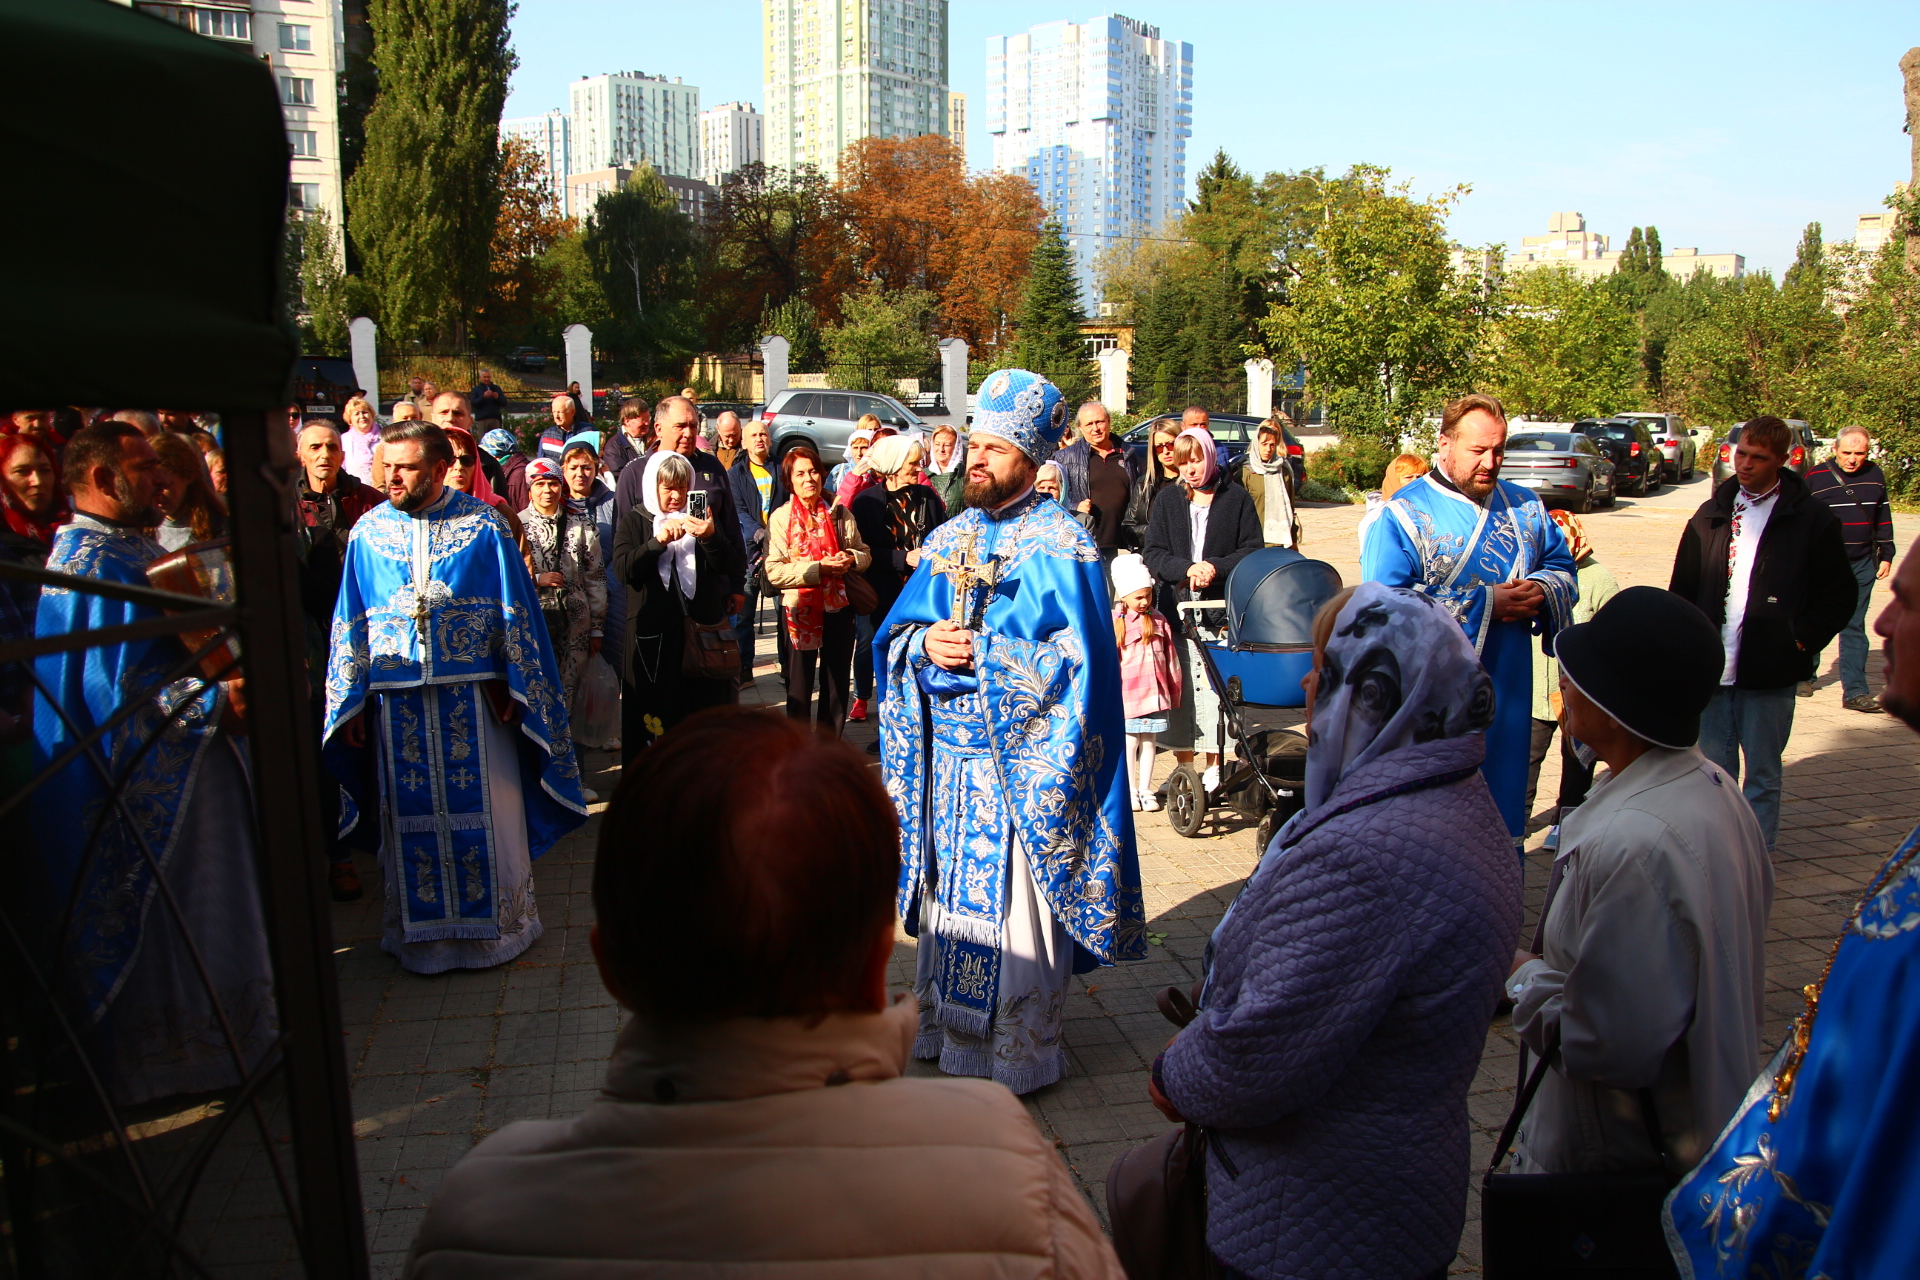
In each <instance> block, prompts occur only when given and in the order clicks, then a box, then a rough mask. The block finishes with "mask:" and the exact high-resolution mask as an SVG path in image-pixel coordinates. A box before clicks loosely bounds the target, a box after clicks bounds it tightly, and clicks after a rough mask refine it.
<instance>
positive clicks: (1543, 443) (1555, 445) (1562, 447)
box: [1507, 435, 1573, 453]
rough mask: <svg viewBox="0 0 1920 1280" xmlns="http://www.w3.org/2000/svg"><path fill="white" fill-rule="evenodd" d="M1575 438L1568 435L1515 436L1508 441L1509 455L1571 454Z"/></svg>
mask: <svg viewBox="0 0 1920 1280" xmlns="http://www.w3.org/2000/svg"><path fill="white" fill-rule="evenodd" d="M1572 450H1573V437H1572V436H1566V435H1531V436H1513V437H1512V438H1510V439H1509V440H1508V441H1507V452H1508V453H1528V452H1532V453H1570V452H1572Z"/></svg>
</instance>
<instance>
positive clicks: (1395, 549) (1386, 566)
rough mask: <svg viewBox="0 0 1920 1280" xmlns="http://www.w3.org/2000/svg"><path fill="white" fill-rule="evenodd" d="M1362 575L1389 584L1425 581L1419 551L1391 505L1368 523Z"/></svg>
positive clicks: (1410, 584) (1406, 585) (1361, 577)
mask: <svg viewBox="0 0 1920 1280" xmlns="http://www.w3.org/2000/svg"><path fill="white" fill-rule="evenodd" d="M1360 579H1361V581H1363V582H1379V583H1384V584H1385V585H1387V586H1389V587H1411V586H1413V585H1414V584H1416V583H1420V582H1424V581H1426V574H1425V573H1424V571H1423V570H1422V569H1421V566H1420V552H1419V551H1418V549H1416V548H1415V547H1414V545H1413V539H1412V538H1409V537H1408V536H1407V531H1406V529H1405V527H1403V526H1402V525H1401V523H1400V521H1399V519H1398V518H1397V517H1396V516H1395V514H1394V511H1393V508H1392V507H1391V506H1389V507H1388V508H1387V509H1386V510H1385V511H1382V512H1381V513H1380V514H1379V515H1378V516H1377V517H1376V518H1375V519H1374V521H1373V523H1372V524H1370V525H1368V526H1367V536H1366V540H1365V541H1364V542H1362V543H1361V544H1360Z"/></svg>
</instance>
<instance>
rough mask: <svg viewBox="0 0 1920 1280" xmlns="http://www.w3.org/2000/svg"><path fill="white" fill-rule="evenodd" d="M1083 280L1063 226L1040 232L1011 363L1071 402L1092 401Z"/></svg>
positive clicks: (1052, 224) (1051, 223)
mask: <svg viewBox="0 0 1920 1280" xmlns="http://www.w3.org/2000/svg"><path fill="white" fill-rule="evenodd" d="M1085 319H1086V313H1085V312H1083V311H1082V310H1081V309H1080V282H1079V280H1078V279H1076V278H1075V276H1074V273H1073V255H1072V253H1071V252H1070V251H1069V250H1068V249H1067V242H1066V238H1065V237H1064V236H1062V235H1061V233H1060V224H1059V223H1058V222H1054V221H1051V220H1049V221H1048V222H1047V224H1046V226H1044V227H1042V228H1041V229H1040V242H1039V243H1038V244H1036V245H1034V247H1033V256H1032V258H1031V259H1030V261H1029V264H1028V268H1027V288H1026V293H1025V294H1024V295H1023V296H1022V298H1021V301H1020V310H1019V313H1018V314H1017V315H1016V316H1015V318H1014V340H1013V363H1014V364H1015V365H1016V366H1018V367H1020V368H1022V369H1030V370H1032V371H1033V372H1035V373H1037V374H1040V375H1042V376H1043V377H1046V378H1049V379H1051V380H1052V382H1053V384H1054V385H1055V386H1057V387H1059V388H1060V392H1061V394H1062V395H1064V396H1065V397H1066V398H1067V401H1068V403H1069V404H1078V403H1080V402H1081V401H1083V400H1087V399H1090V398H1092V396H1093V392H1094V387H1095V385H1096V383H1095V378H1094V372H1093V362H1092V361H1091V360H1089V359H1088V358H1087V346H1086V343H1085V342H1084V341H1083V340H1082V339H1081V337H1080V323H1081V321H1083V320H1085Z"/></svg>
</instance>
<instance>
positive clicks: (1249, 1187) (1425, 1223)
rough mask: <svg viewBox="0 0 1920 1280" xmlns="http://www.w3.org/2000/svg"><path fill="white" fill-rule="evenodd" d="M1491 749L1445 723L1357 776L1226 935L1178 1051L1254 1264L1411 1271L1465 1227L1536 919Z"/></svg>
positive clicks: (1242, 1247) (1365, 1273)
mask: <svg viewBox="0 0 1920 1280" xmlns="http://www.w3.org/2000/svg"><path fill="white" fill-rule="evenodd" d="M1485 754H1486V746H1485V742H1484V740H1483V738H1482V737H1481V736H1480V735H1478V734H1474V735H1470V736H1467V737H1461V738H1443V739H1440V740H1438V741H1434V742H1425V743H1421V744H1419V745H1417V746H1413V747H1408V748H1406V749H1404V750H1401V751H1396V752H1393V753H1391V754H1389V755H1386V756H1382V757H1381V758H1380V759H1378V760H1375V761H1373V762H1372V763H1370V764H1368V765H1365V766H1363V767H1361V768H1359V769H1356V770H1354V771H1353V772H1352V773H1351V774H1349V775H1348V776H1347V777H1345V778H1342V779H1341V780H1340V784H1339V785H1338V786H1337V787H1336V788H1335V789H1334V792H1333V794H1332V795H1331V796H1329V797H1328V798H1327V801H1326V803H1324V804H1323V805H1321V806H1320V807H1319V809H1317V810H1316V811H1315V812H1314V814H1311V815H1308V816H1307V817H1306V818H1304V819H1303V820H1302V822H1301V823H1300V825H1299V826H1297V827H1296V829H1295V833H1294V834H1292V835H1290V837H1289V838H1290V839H1291V840H1292V841H1293V843H1292V844H1291V845H1290V846H1289V847H1287V848H1286V849H1279V848H1277V847H1276V848H1275V849H1273V850H1272V851H1270V852H1269V853H1268V854H1267V856H1266V857H1265V859H1263V860H1262V862H1261V865H1260V868H1259V869H1258V870H1257V871H1256V872H1255V873H1254V874H1253V876H1252V878H1251V879H1249V880H1248V882H1247V887H1246V889H1245V890H1243V891H1242V893H1241V894H1240V897H1239V898H1238V899H1237V900H1236V901H1235V903H1234V905H1233V909H1232V911H1231V912H1230V913H1229V915H1228V917H1227V919H1226V920H1225V921H1223V922H1222V924H1221V926H1220V928H1219V930H1218V931H1217V932H1216V933H1215V935H1214V960H1213V969H1212V973H1211V977H1210V979H1209V986H1208V989H1207V993H1206V1001H1205V1003H1206V1008H1205V1009H1204V1010H1203V1011H1202V1013H1201V1015H1200V1017H1199V1018H1198V1019H1196V1020H1195V1021H1194V1023H1193V1024H1192V1025H1191V1026H1189V1027H1188V1028H1187V1029H1186V1030H1185V1031H1183V1032H1181V1033H1180V1037H1179V1039H1178V1040H1176V1041H1175V1042H1174V1044H1173V1045H1172V1046H1171V1047H1170V1048H1169V1049H1168V1050H1167V1052H1166V1054H1165V1055H1164V1057H1163V1059H1162V1061H1161V1067H1160V1070H1161V1078H1162V1081H1163V1084H1164V1087H1165V1090H1166V1092H1167V1095H1168V1096H1169V1097H1170V1098H1171V1099H1172V1101H1173V1103H1174V1105H1175V1106H1176V1107H1178V1108H1179V1109H1180V1112H1181V1114H1183V1115H1184V1116H1186V1117H1187V1118H1188V1119H1189V1120H1192V1121H1194V1122H1195V1123H1197V1124H1201V1125H1204V1126H1206V1127H1207V1128H1208V1129H1209V1130H1210V1131H1211V1136H1212V1144H1211V1146H1210V1151H1211V1153H1212V1154H1211V1155H1210V1156H1209V1159H1208V1162H1207V1187H1208V1213H1207V1242H1208V1244H1209V1245H1211V1246H1212V1248H1213V1251H1214V1252H1215V1253H1216V1254H1218V1255H1219V1257H1220V1258H1221V1260H1222V1261H1224V1262H1226V1263H1227V1264H1228V1265H1230V1266H1232V1267H1234V1268H1236V1269H1238V1270H1240V1271H1242V1272H1244V1273H1245V1274H1247V1275H1249V1276H1254V1277H1258V1278H1259V1280H1278V1278H1280V1277H1302V1278H1304V1277H1314V1280H1322V1278H1326V1277H1352V1278H1353V1280H1412V1278H1413V1277H1418V1276H1424V1275H1427V1274H1428V1273H1430V1272H1432V1271H1433V1270H1434V1269H1436V1268H1438V1267H1441V1266H1444V1265H1445V1264H1446V1263H1447V1261H1448V1260H1449V1259H1451V1258H1452V1257H1453V1256H1454V1251H1455V1250H1456V1248H1457V1247H1458V1245H1459V1241H1460V1231H1461V1228H1462V1226H1463V1225H1464V1224H1465V1219H1466V1198H1465V1196H1464V1195H1462V1193H1461V1188H1462V1187H1463V1186H1465V1185H1466V1182H1467V1141H1468V1120H1467V1086H1468V1085H1469V1083H1471V1081H1472V1080H1473V1075H1474V1071H1475V1070H1476V1069H1477V1067H1478V1066H1479V1063H1480V1056H1481V1053H1482V1051H1483V1050H1484V1048H1485V1045H1486V1036H1487V1024H1488V1022H1489V1021H1490V1019H1491V1018H1492V1016H1493V1007H1494V1004H1495V1002H1496V1001H1497V1000H1498V999H1499V996H1500V983H1501V979H1502V977H1503V976H1504V975H1505V974H1506V971H1507V966H1508V964H1509V963H1510V962H1511V959H1512V956H1513V946H1514V941H1515V939H1516V937H1517V936H1518V934H1519V931H1520V921H1521V913H1520V866H1519V863H1518V862H1517V861H1516V860H1515V858H1514V856H1513V845H1512V842H1511V841H1510V840H1509V839H1508V837H1507V833H1506V826H1505V824H1504V823H1503V822H1502V821H1501V819H1500V813H1499V810H1498V809H1496V808H1495V807H1494V803H1493V797H1492V796H1491V795H1490V794H1489V793H1488V791H1487V784H1486V782H1485V781H1484V780H1483V779H1482V778H1481V776H1480V773H1479V770H1478V767H1479V764H1480V762H1481V759H1482V758H1483V757H1484V756H1485ZM1456 774H1464V776H1459V777H1455V778H1454V780H1452V781H1446V782H1441V783H1439V784H1438V785H1432V781H1433V780H1435V779H1443V778H1446V777H1448V776H1450V775H1456ZM1423 784H1427V785H1423ZM1398 788H1419V789H1411V790H1405V791H1401V792H1400V793H1398V794H1383V793H1387V792H1390V791H1393V790H1395V789H1398ZM1354 801H1361V802H1363V804H1362V806H1361V807H1358V808H1355V809H1353V810H1352V811H1351V812H1345V813H1342V812H1340V811H1341V810H1342V809H1343V808H1345V807H1346V806H1348V805H1349V804H1351V803H1352V802H1354Z"/></svg>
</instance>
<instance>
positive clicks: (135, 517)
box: [113, 471, 166, 529]
mask: <svg viewBox="0 0 1920 1280" xmlns="http://www.w3.org/2000/svg"><path fill="white" fill-rule="evenodd" d="M113 500H114V501H115V502H117V503H119V504H120V510H121V511H122V512H124V513H125V514H124V515H123V516H122V517H121V523H122V524H125V525H129V526H131V527H133V528H136V529H151V528H154V527H156V526H158V525H159V524H160V522H161V521H163V520H165V519H166V513H165V512H163V511H161V510H160V508H159V507H157V506H155V505H154V504H153V503H151V502H149V503H148V504H147V505H146V506H144V507H135V506H134V505H133V485H132V484H130V483H128V481H127V478H126V477H125V476H123V475H121V474H120V473H119V472H118V471H116V472H114V473H113Z"/></svg>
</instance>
